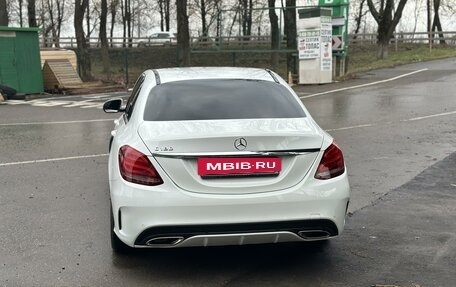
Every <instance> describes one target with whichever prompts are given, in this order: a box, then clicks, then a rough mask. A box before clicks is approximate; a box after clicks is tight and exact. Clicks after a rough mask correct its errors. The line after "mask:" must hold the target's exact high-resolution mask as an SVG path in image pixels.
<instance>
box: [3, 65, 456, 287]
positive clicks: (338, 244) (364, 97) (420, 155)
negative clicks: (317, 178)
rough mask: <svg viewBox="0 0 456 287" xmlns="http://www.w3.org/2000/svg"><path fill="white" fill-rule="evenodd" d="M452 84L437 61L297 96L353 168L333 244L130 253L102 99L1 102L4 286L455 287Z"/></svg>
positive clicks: (451, 75) (455, 102)
mask: <svg viewBox="0 0 456 287" xmlns="http://www.w3.org/2000/svg"><path fill="white" fill-rule="evenodd" d="M423 69H427V70H423ZM416 71H419V72H417V73H415V74H410V75H408V76H405V77H400V76H401V75H405V74H409V73H413V72H416ZM394 77H400V78H397V79H395V80H392V81H389V79H392V78H394ZM378 81H382V82H379V83H377V84H375V85H369V83H373V82H378ZM361 85H367V86H361ZM455 85H456V59H449V60H448V59H447V60H441V61H435V62H429V63H417V64H413V65H407V66H402V67H398V68H394V69H385V70H379V71H373V72H370V73H366V74H363V75H360V77H359V78H357V79H355V80H352V81H348V82H344V83H336V84H331V85H321V86H305V87H295V89H296V91H297V92H298V94H299V95H300V96H302V97H303V102H304V103H305V105H306V106H307V108H308V109H309V110H310V112H311V114H312V115H313V117H314V118H315V119H316V120H317V122H318V123H319V124H320V125H321V126H322V127H323V128H324V129H327V130H328V131H329V132H330V133H331V134H332V135H333V136H334V137H335V138H336V140H337V141H338V143H339V145H340V146H341V147H342V149H343V151H344V154H345V157H346V161H347V166H348V169H349V175H350V183H351V187H352V202H351V206H350V212H351V216H349V217H348V219H347V225H346V230H345V232H344V233H343V234H342V236H340V237H339V238H336V239H334V240H331V241H330V242H329V244H326V245H323V246H321V245H316V244H284V245H279V246H271V245H265V246H242V247H216V248H191V249H176V250H149V251H144V250H143V251H141V252H135V253H133V254H131V255H129V256H116V255H114V254H112V252H111V250H110V246H109V233H108V226H109V203H108V202H109V197H108V189H107V156H106V153H107V141H108V139H109V133H110V130H111V128H112V126H113V124H112V119H113V118H115V116H113V115H108V114H104V113H103V112H102V111H101V110H100V109H98V107H99V106H100V103H101V102H102V101H103V100H104V99H106V98H107V97H108V96H99V95H98V96H96V97H92V96H89V97H65V98H52V99H39V100H34V101H32V102H27V103H24V102H10V103H8V104H7V105H0V149H1V152H0V218H1V219H0V220H1V221H0V222H1V224H0V286H371V285H374V284H392V285H400V286H415V285H419V286H421V287H423V286H456V283H455V281H456V271H454V270H455V268H454V266H455V265H456V231H455V230H456V222H455V221H454V218H455V217H456V153H455V151H456V98H455V97H456V96H455V94H454V88H455ZM350 86H359V87H358V88H356V89H347V90H342V91H339V92H335V93H328V94H320V93H322V92H325V91H330V90H335V89H341V88H348V87H350ZM316 94H317V95H316ZM318 94H320V95H318ZM314 95H316V96H314ZM119 96H122V94H119ZM56 159H57V160H56ZM34 161H37V162H34Z"/></svg>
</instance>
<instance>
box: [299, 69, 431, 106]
mask: <svg viewBox="0 0 456 287" xmlns="http://www.w3.org/2000/svg"><path fill="white" fill-rule="evenodd" d="M427 70H429V69H428V68H426V69H421V70H417V71H413V72H410V73H407V74H403V75H399V76H397V77H394V78H390V79H386V80H381V81H376V82H372V83H367V84H362V85H356V86H351V87H345V88H340V89H336V90H331V91H326V92H321V93H316V94H311V95H308V96H301V97H299V98H300V99H307V98H313V97H316V96H322V95H327V94H332V93H337V92H342V91H347V90H353V89H358V88H364V87H369V86H374V85H378V84H382V83H387V82H391V81H395V80H398V79H401V78H404V77H408V76H411V75H414V74H417V73H421V72H424V71H427Z"/></svg>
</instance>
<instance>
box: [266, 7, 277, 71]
mask: <svg viewBox="0 0 456 287" xmlns="http://www.w3.org/2000/svg"><path fill="white" fill-rule="evenodd" d="M268 8H269V22H270V23H271V50H278V49H279V43H280V38H279V37H280V31H279V22H278V20H279V18H278V17H277V13H276V11H275V9H276V8H275V0H268ZM271 66H272V68H273V69H274V70H275V69H277V67H278V66H279V53H278V52H272V53H271Z"/></svg>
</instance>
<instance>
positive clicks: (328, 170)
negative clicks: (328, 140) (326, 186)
mask: <svg viewBox="0 0 456 287" xmlns="http://www.w3.org/2000/svg"><path fill="white" fill-rule="evenodd" d="M344 172H345V164H344V156H343V155H342V151H341V150H340V148H339V147H338V146H337V144H336V143H335V142H333V143H332V144H331V145H330V146H329V147H328V148H327V149H326V150H325V152H324V154H323V157H322V158H321V161H320V164H319V165H318V169H317V172H316V173H315V178H316V179H323V180H324V179H330V178H333V177H336V176H339V175H341V174H343V173H344Z"/></svg>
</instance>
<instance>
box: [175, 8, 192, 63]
mask: <svg viewBox="0 0 456 287" xmlns="http://www.w3.org/2000/svg"><path fill="white" fill-rule="evenodd" d="M176 10H177V60H178V64H179V66H189V65H190V33H189V30H188V28H189V27H188V15H187V0H176Z"/></svg>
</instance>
